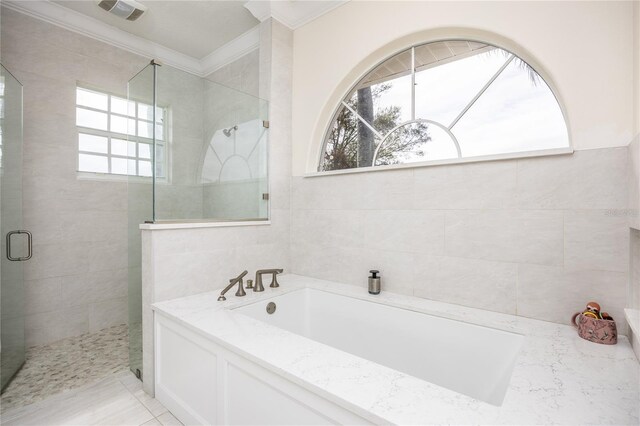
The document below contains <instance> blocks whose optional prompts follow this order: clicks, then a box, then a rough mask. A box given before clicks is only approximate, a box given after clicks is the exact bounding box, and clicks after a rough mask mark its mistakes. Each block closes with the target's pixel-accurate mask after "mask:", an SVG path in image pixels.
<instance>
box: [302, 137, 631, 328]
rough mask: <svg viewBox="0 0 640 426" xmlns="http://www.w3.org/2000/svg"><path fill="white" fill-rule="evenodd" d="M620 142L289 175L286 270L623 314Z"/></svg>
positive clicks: (506, 308) (517, 305)
mask: <svg viewBox="0 0 640 426" xmlns="http://www.w3.org/2000/svg"><path fill="white" fill-rule="evenodd" d="M627 169H628V149H627V148H626V147H624V148H605V149H594V150H585V151H577V152H575V153H574V154H572V155H562V156H550V157H540V158H527V159H520V160H506V161H494V162H483V163H474V164H461V165H445V166H436V167H423V168H415V169H404V170H394V171H377V172H371V173H354V174H343V175H334V176H321V177H306V178H304V177H295V178H293V183H292V201H291V203H292V213H291V214H292V222H291V256H292V259H291V263H292V268H293V272H294V273H297V274H303V275H308V276H312V277H317V278H323V279H328V280H335V281H341V282H346V283H349V284H355V285H360V286H365V285H366V282H367V279H366V278H367V273H368V271H369V270H370V269H379V270H380V271H381V275H382V287H383V289H387V290H389V291H394V292H399V293H405V294H411V295H415V296H418V297H424V298H428V299H434V300H440V301H444V302H451V303H457V304H462V305H466V306H471V307H476V308H482V309H488V310H491V311H497V312H504V313H509V314H518V315H522V316H526V317H531V318H538V319H542V320H547V321H553V322H559V323H568V321H569V319H570V317H571V314H572V313H573V312H575V311H578V310H580V309H582V308H583V307H584V305H585V304H586V303H587V302H588V301H590V300H592V299H594V300H598V301H599V302H600V303H601V304H602V306H603V307H604V309H606V310H607V311H608V312H609V313H610V314H611V315H613V316H614V317H615V318H619V319H620V320H622V318H623V308H624V306H625V302H626V291H627V290H626V289H627V279H628V274H629V266H628V265H629V230H628V217H627V215H626V214H625V212H626V209H627V197H628V195H627V179H628V174H627Z"/></svg>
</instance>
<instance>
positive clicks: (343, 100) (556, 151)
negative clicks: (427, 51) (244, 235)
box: [305, 36, 574, 177]
mask: <svg viewBox="0 0 640 426" xmlns="http://www.w3.org/2000/svg"><path fill="white" fill-rule="evenodd" d="M456 41H467V42H475V43H482V44H485V45H486V46H485V47H484V48H482V49H485V48H496V49H500V50H503V51H504V52H506V53H508V54H509V57H508V58H506V59H505V63H504V64H503V66H501V67H500V68H499V70H498V71H497V72H496V73H495V74H494V75H493V77H492V78H491V79H490V80H489V81H488V82H487V83H486V84H485V85H484V86H483V88H482V89H481V90H480V91H479V92H478V93H477V94H476V96H474V97H473V100H472V101H471V102H470V103H469V104H468V105H467V106H466V107H465V108H464V109H463V110H462V111H461V112H460V113H459V114H458V115H457V117H456V118H455V119H454V121H453V122H452V124H451V125H450V126H446V125H444V124H443V123H439V122H435V121H433V120H428V119H423V118H416V117H415V109H416V108H415V105H416V98H415V95H416V90H415V88H416V86H415V75H416V73H418V72H420V71H421V69H416V67H415V49H416V48H417V47H420V46H424V45H427V44H431V43H439V42H456ZM407 51H409V52H411V71H410V73H408V74H407V75H411V81H412V87H411V119H410V120H406V121H403V122H402V123H399V124H398V125H397V126H396V127H394V129H392V130H390V131H389V132H388V133H387V134H385V135H382V137H379V133H380V132H378V131H377V130H375V129H374V128H373V126H372V125H371V124H370V123H367V122H366V120H364V119H362V118H360V117H359V115H358V114H357V112H356V111H354V110H353V108H351V107H349V106H348V104H347V100H348V96H349V95H350V94H354V93H356V90H357V88H358V86H359V85H360V84H361V82H362V80H363V79H364V78H365V77H366V76H367V75H368V74H370V73H371V72H372V71H373V70H375V69H377V68H378V67H380V66H381V65H383V64H384V63H385V62H387V61H389V60H390V59H392V58H394V57H396V56H398V55H400V54H402V53H404V52H407ZM524 56H526V55H524ZM514 59H519V60H521V61H523V62H524V63H525V64H527V65H528V66H529V67H530V68H531V69H532V70H533V71H534V72H535V73H536V74H537V75H538V76H539V77H540V78H541V79H542V81H543V82H544V84H545V85H546V86H547V87H548V89H549V91H550V92H551V94H552V95H553V97H554V99H555V101H556V103H557V104H558V108H559V110H560V113H561V114H562V119H563V122H564V125H565V128H566V132H567V146H566V147H560V148H551V149H538V150H531V151H517V152H505V153H500V154H491V155H483V156H474V157H462V156H461V154H460V148H459V144H458V142H457V138H456V137H455V136H454V135H453V134H452V133H451V131H450V129H451V128H452V127H453V126H454V125H455V124H457V122H458V121H459V120H460V119H461V118H462V117H463V116H464V114H465V113H466V112H467V111H468V110H469V109H470V108H471V107H472V106H473V104H474V103H475V101H477V100H478V99H479V98H480V97H481V96H482V95H483V94H484V92H485V91H486V90H487V89H488V88H489V87H490V86H491V84H492V83H493V82H494V81H495V80H496V78H497V77H499V76H500V75H501V73H502V72H503V71H504V70H505V69H506V67H507V66H508V65H509V64H510V63H511V62H512V61H513V60H514ZM531 62H535V61H530V60H525V59H524V58H523V56H521V55H519V54H517V53H514V51H513V49H512V48H506V47H502V46H500V45H499V44H496V43H493V42H488V41H485V40H481V39H475V38H472V37H466V36H462V37H448V38H439V39H434V40H428V41H420V42H417V43H415V42H414V43H412V44H410V45H408V46H405V47H403V48H402V49H399V50H394V52H392V53H391V54H388V55H387V56H385V57H384V58H383V59H382V60H379V61H377V62H373V65H371V66H369V67H367V68H366V69H365V70H364V71H363V72H362V73H361V74H360V75H358V77H357V78H356V79H355V81H354V82H353V84H351V85H350V86H349V87H348V89H347V90H346V91H344V92H342V94H341V96H340V97H339V98H337V97H336V98H333V99H338V100H337V105H336V107H335V108H334V111H333V113H332V114H331V115H330V118H329V120H328V121H327V122H326V124H325V130H324V132H323V133H322V143H321V144H320V150H319V151H318V154H317V160H316V166H315V167H316V170H315V171H314V172H310V173H306V174H305V176H307V177H311V176H321V175H333V174H350V173H364V172H370V171H384V170H395V169H405V168H416V167H427V166H437V165H446V164H464V163H476V162H483V161H498V160H508V159H518V158H535V157H544V156H550V155H569V154H573V153H574V148H573V141H572V137H571V129H570V126H569V120H568V115H567V112H566V109H565V107H564V104H563V103H562V102H561V99H560V96H559V95H558V93H557V90H556V89H555V86H554V84H553V83H552V80H551V79H550V78H549V76H548V74H547V73H545V72H544V71H542V72H541V71H540V70H539V67H534V66H533V65H531ZM423 69H424V67H423ZM380 81H381V80H380ZM380 81H374V82H373V83H372V85H373V84H376V83H380ZM343 108H347V109H348V110H349V111H350V112H351V113H352V114H353V115H354V117H356V119H357V120H358V121H359V122H362V123H363V124H364V125H366V126H367V127H369V128H370V129H372V130H373V133H374V135H375V140H376V142H378V143H377V144H376V147H375V153H376V155H374V158H373V163H372V165H371V166H363V167H352V168H346V169H336V170H322V167H323V164H324V156H325V154H326V152H327V144H328V142H329V136H330V134H331V132H332V130H333V127H334V123H335V122H336V119H337V117H338V116H339V114H340V113H341V112H342V110H343ZM416 122H427V123H431V124H434V125H436V126H438V127H440V128H442V129H443V130H445V131H446V132H447V133H449V135H450V137H452V141H453V142H454V144H455V146H456V149H457V150H458V155H459V156H458V158H450V159H444V160H425V161H415V162H408V163H399V164H387V165H377V166H376V165H374V164H375V161H376V157H377V153H378V151H379V149H380V147H381V146H382V145H383V144H384V142H385V140H387V138H388V136H389V135H391V134H392V133H393V131H394V130H396V129H398V128H400V127H402V126H405V125H407V124H411V123H416Z"/></svg>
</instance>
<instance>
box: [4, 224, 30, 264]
mask: <svg viewBox="0 0 640 426" xmlns="http://www.w3.org/2000/svg"><path fill="white" fill-rule="evenodd" d="M14 234H26V236H27V255H26V256H25V257H12V256H11V236H12V235H14ZM32 255H33V236H32V235H31V232H29V231H24V230H18V231H11V232H9V233H7V259H9V260H10V261H12V262H24V261H25V260H29V259H31V256H32Z"/></svg>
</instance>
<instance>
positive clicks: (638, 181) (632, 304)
mask: <svg viewBox="0 0 640 426" xmlns="http://www.w3.org/2000/svg"><path fill="white" fill-rule="evenodd" d="M633 7H634V9H633V16H634V34H633V43H634V48H633V53H634V56H633V57H634V62H633V64H634V71H633V75H634V91H633V92H634V116H635V138H634V140H633V142H632V143H631V144H629V169H630V171H629V228H630V229H629V237H630V240H631V241H630V244H629V254H630V259H629V289H628V299H627V305H626V307H628V308H631V309H636V310H640V2H634V4H633ZM638 329H640V324H637V328H636V330H638ZM629 333H630V339H631V344H632V346H633V349H634V351H635V353H636V357H637V358H638V359H639V360H640V340H639V336H638V335H636V334H634V333H632V332H631V331H630V332H629Z"/></svg>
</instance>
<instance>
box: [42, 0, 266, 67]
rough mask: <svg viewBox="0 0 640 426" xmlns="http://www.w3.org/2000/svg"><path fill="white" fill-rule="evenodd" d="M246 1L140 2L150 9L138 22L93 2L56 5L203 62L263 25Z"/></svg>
mask: <svg viewBox="0 0 640 426" xmlns="http://www.w3.org/2000/svg"><path fill="white" fill-rule="evenodd" d="M245 1H246V0H245ZM245 1H218V0H207V1H190V0H173V1H163V0H141V1H140V0H139V2H140V3H142V4H144V5H145V6H147V7H148V9H147V11H146V12H145V13H144V15H142V16H141V17H140V18H139V19H138V20H137V21H134V22H130V21H127V20H125V19H122V18H119V17H117V16H115V15H112V14H110V13H109V12H106V11H104V10H102V9H101V8H100V7H98V5H97V2H96V1H92V0H83V1H78V0H76V1H60V0H58V1H54V3H57V4H59V5H61V6H64V7H66V8H69V9H72V10H74V11H76V12H79V13H81V14H83V15H86V16H89V17H92V18H95V19H98V20H100V21H102V22H104V23H106V24H109V25H112V26H114V27H117V28H119V29H121V30H123V31H126V32H128V33H131V34H134V35H136V36H138V37H141V38H144V39H147V40H149V41H152V42H154V43H157V44H160V45H162V46H165V47H168V48H170V49H173V50H176V51H178V52H180V53H183V54H186V55H189V56H191V57H193V58H197V59H202V58H203V57H205V56H207V55H208V54H210V53H211V52H213V51H215V50H216V49H218V48H219V47H221V46H223V45H225V44H226V43H228V42H230V41H231V40H233V39H235V38H236V37H238V36H239V35H241V34H243V33H245V32H247V31H248V30H250V29H251V28H253V27H255V26H256V25H257V24H258V23H259V21H258V20H257V19H256V18H254V17H253V15H252V14H251V12H249V11H248V10H247V9H246V8H245V7H244V3H245Z"/></svg>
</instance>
